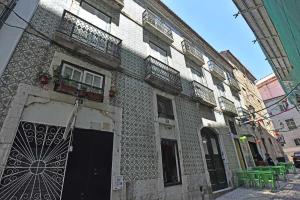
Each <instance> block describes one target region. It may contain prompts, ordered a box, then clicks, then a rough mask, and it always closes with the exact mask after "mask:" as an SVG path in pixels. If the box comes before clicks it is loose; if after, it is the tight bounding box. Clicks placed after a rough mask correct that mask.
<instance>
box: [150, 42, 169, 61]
mask: <svg viewBox="0 0 300 200" xmlns="http://www.w3.org/2000/svg"><path fill="white" fill-rule="evenodd" d="M149 46H150V55H151V56H152V57H154V58H156V59H157V60H159V61H161V62H163V63H165V64H168V56H167V52H166V51H165V50H163V49H162V48H160V47H159V46H157V45H156V44H154V43H152V42H149Z"/></svg>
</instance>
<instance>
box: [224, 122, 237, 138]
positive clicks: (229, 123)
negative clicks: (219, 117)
mask: <svg viewBox="0 0 300 200" xmlns="http://www.w3.org/2000/svg"><path fill="white" fill-rule="evenodd" d="M227 121H228V126H229V129H230V132H231V133H232V134H234V135H237V134H238V133H237V129H236V127H235V123H234V120H232V119H228V120H227ZM231 125H233V129H234V131H232V126H231Z"/></svg>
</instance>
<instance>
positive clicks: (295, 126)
mask: <svg viewBox="0 0 300 200" xmlns="http://www.w3.org/2000/svg"><path fill="white" fill-rule="evenodd" d="M285 123H286V125H287V127H288V129H289V130H290V131H291V130H295V129H297V125H296V122H295V120H294V119H293V118H290V119H286V120H285ZM291 123H293V125H292V126H291Z"/></svg>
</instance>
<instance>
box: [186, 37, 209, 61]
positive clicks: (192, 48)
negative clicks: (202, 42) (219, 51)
mask: <svg viewBox="0 0 300 200" xmlns="http://www.w3.org/2000/svg"><path fill="white" fill-rule="evenodd" d="M181 45H182V49H183V53H184V54H189V55H192V56H193V57H195V58H196V59H197V60H198V62H197V63H201V64H204V63H205V62H204V58H203V53H202V52H201V51H200V50H198V49H197V48H196V47H195V46H194V45H192V43H190V42H189V41H187V40H183V41H182V42H181Z"/></svg>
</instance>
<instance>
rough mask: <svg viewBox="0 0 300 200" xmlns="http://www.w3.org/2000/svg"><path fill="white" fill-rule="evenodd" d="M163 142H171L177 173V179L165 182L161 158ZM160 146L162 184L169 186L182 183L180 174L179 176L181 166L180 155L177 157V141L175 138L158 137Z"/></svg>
mask: <svg viewBox="0 0 300 200" xmlns="http://www.w3.org/2000/svg"><path fill="white" fill-rule="evenodd" d="M163 142H167V143H171V144H172V146H173V149H174V150H175V152H173V153H174V155H175V162H176V173H177V179H178V181H176V182H169V183H167V182H165V176H164V172H165V171H164V164H163V163H164V159H163V155H164V153H163V148H162V145H163ZM160 148H161V160H162V171H163V181H164V186H165V187H169V186H174V185H181V184H182V176H181V166H180V157H179V150H178V142H177V140H175V139H167V138H161V139H160Z"/></svg>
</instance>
